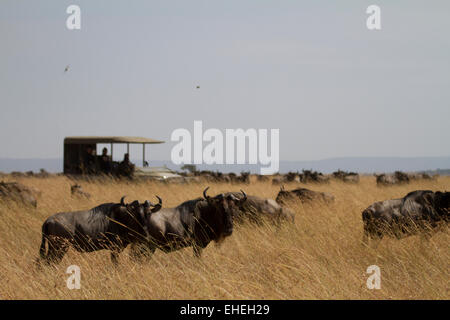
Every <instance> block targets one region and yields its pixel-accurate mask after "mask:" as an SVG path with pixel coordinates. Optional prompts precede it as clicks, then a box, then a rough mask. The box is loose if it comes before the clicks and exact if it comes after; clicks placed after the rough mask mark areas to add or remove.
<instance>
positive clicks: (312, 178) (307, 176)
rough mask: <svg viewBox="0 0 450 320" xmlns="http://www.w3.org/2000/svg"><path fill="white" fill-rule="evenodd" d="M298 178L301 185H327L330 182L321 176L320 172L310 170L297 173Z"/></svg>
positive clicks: (327, 178)
mask: <svg viewBox="0 0 450 320" xmlns="http://www.w3.org/2000/svg"><path fill="white" fill-rule="evenodd" d="M299 178H300V182H302V183H310V182H316V183H328V182H329V181H330V178H329V177H327V176H325V175H323V174H322V173H321V172H317V171H312V170H302V173H299Z"/></svg>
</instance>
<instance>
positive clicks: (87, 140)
mask: <svg viewBox="0 0 450 320" xmlns="http://www.w3.org/2000/svg"><path fill="white" fill-rule="evenodd" d="M96 143H136V144H142V143H144V144H156V143H164V141H161V140H155V139H150V138H143V137H116V136H109V137H108V136H78V137H66V138H65V139H64V144H96Z"/></svg>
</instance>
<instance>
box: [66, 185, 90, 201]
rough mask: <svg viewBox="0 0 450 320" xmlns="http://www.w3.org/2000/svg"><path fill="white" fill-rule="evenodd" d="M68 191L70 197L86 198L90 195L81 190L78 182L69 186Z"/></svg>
mask: <svg viewBox="0 0 450 320" xmlns="http://www.w3.org/2000/svg"><path fill="white" fill-rule="evenodd" d="M70 193H71V194H72V197H78V198H87V199H89V198H90V197H91V195H90V194H89V193H87V192H85V191H84V190H83V188H82V187H81V186H80V185H79V184H74V185H72V186H71V187H70Z"/></svg>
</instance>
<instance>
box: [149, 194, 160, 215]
mask: <svg viewBox="0 0 450 320" xmlns="http://www.w3.org/2000/svg"><path fill="white" fill-rule="evenodd" d="M155 196H156V197H157V198H158V203H157V204H153V203H151V202H150V205H151V206H152V207H153V209H152V210H151V211H152V212H156V211H158V210H161V207H162V199H161V198H160V197H158V196H157V195H155Z"/></svg>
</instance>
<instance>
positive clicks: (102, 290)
mask: <svg viewBox="0 0 450 320" xmlns="http://www.w3.org/2000/svg"><path fill="white" fill-rule="evenodd" d="M5 180H6V181H12V180H13V179H12V178H11V177H6V178H5ZM14 180H15V181H19V182H21V183H23V184H25V185H27V186H33V187H36V188H38V189H39V190H41V191H42V195H41V197H40V198H39V200H38V207H37V209H30V208H24V207H21V206H20V205H18V204H15V203H9V202H2V203H0V221H1V223H0V299H449V298H450V274H449V272H450V246H449V243H450V233H449V231H448V228H447V229H444V230H443V231H442V232H438V233H436V234H435V235H433V237H432V238H431V239H430V240H426V239H425V238H424V237H421V236H411V237H408V238H405V239H402V240H397V239H390V238H385V239H383V240H382V241H381V242H379V244H378V246H369V247H367V246H365V245H364V244H363V243H362V241H361V240H362V227H363V225H362V220H361V211H362V210H363V209H365V208H366V207H367V206H368V205H370V204H372V203H373V202H374V201H379V200H385V199H391V198H397V197H402V196H404V195H406V193H408V192H409V191H412V190H417V189H431V190H433V191H437V190H447V191H448V190H450V177H439V178H438V179H437V180H434V181H420V182H413V183H410V184H408V185H403V186H392V187H384V188H380V187H377V186H376V184H375V178H374V177H372V176H368V177H362V178H361V182H360V183H359V184H356V185H351V184H344V183H341V182H336V181H332V182H331V183H330V184H324V185H314V184H309V185H307V186H306V187H307V188H310V189H312V190H317V191H327V192H331V193H332V194H334V195H335V197H336V203H335V204H334V205H332V206H325V205H314V206H311V205H308V206H306V205H305V206H302V205H300V204H296V205H295V206H294V210H295V213H296V221H295V225H288V224H285V225H283V226H282V227H281V228H279V229H278V228H276V227H275V226H272V225H271V224H270V223H266V225H265V226H262V227H256V226H253V225H249V224H247V225H242V226H237V227H235V229H234V232H233V235H232V236H231V237H229V238H227V239H226V240H225V241H224V242H223V243H221V244H220V245H216V244H214V243H211V244H210V245H209V246H208V247H207V248H206V249H205V250H204V252H203V256H202V258H201V259H196V258H194V257H193V253H192V249H190V248H188V249H183V250H180V251H177V252H174V253H171V254H164V253H162V252H161V251H156V253H155V254H154V256H153V257H152V259H151V260H149V261H148V262H146V263H142V264H135V263H133V262H132V261H131V260H130V259H129V257H128V249H126V250H125V251H124V252H123V253H122V254H121V255H120V258H119V262H120V265H119V266H118V267H117V268H115V267H114V266H113V265H112V263H111V262H110V258H109V252H107V251H99V252H95V253H85V254H80V253H77V252H75V251H74V250H72V249H71V250H69V252H68V254H67V255H66V256H65V257H64V259H63V260H62V262H61V264H59V265H58V266H56V267H46V268H44V269H43V270H38V269H37V268H36V267H35V260H36V258H37V256H38V248H39V245H40V241H41V225H42V223H43V221H44V220H45V219H46V218H47V217H48V216H50V215H51V214H53V213H56V212H59V211H68V210H80V209H89V208H92V207H94V206H96V205H98V204H100V203H104V202H119V200H120V198H121V196H122V195H127V201H131V200H135V199H138V200H140V201H143V200H145V199H149V200H150V201H154V200H155V198H154V194H158V195H160V196H161V197H162V198H163V201H164V202H163V205H164V206H166V207H172V206H176V205H177V204H179V203H180V202H182V201H184V200H187V199H193V198H196V197H199V196H201V192H202V190H203V189H204V188H205V186H206V184H192V185H175V184H173V185H170V184H162V183H157V182H145V183H144V182H142V183H132V182H126V181H122V182H113V181H110V182H95V181H94V182H87V181H81V182H79V183H80V184H81V185H82V186H83V188H84V190H85V191H87V192H89V193H91V194H92V197H91V199H89V200H81V199H74V198H72V197H71V194H70V186H71V184H74V182H73V181H71V180H69V179H68V178H66V177H63V176H54V177H50V178H46V179H42V178H32V177H30V178H17V179H14ZM297 186H302V184H298V183H292V184H287V185H286V188H287V189H291V188H294V187H297ZM303 186H305V185H303ZM240 188H242V189H244V190H245V191H246V192H247V193H248V194H254V195H260V196H264V197H270V198H275V196H276V194H277V192H278V190H279V187H277V186H273V185H272V184H271V183H262V182H255V183H252V184H250V185H231V184H211V190H210V191H209V194H211V195H213V194H216V193H219V192H224V191H232V190H233V191H238V190H239V189H240ZM73 264H75V265H78V266H80V268H81V289H79V290H69V289H68V288H67V287H66V279H67V278H68V277H69V275H68V274H66V268H67V267H68V266H69V265H73ZM374 264H375V265H378V266H379V267H380V269H381V289H380V290H369V289H368V288H367V287H366V280H367V278H368V276H369V275H368V274H366V269H367V267H368V266H370V265H374Z"/></svg>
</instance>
